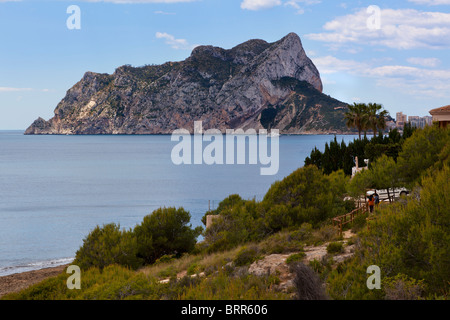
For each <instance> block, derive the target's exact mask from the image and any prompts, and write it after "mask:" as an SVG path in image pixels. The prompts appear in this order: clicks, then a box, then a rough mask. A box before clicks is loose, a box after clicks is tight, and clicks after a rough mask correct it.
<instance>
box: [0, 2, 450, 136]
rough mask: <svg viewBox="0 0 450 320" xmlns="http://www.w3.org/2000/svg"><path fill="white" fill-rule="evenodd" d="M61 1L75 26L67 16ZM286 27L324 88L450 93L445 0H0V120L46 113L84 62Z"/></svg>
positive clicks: (102, 65)
mask: <svg viewBox="0 0 450 320" xmlns="http://www.w3.org/2000/svg"><path fill="white" fill-rule="evenodd" d="M70 5H77V6H78V7H79V8H80V18H81V19H80V21H81V29H74V30H71V29H69V28H68V27H67V24H66V21H67V19H68V18H69V17H70V16H71V14H70V13H67V8H68V7H69V6H70ZM370 6H372V7H370ZM374 6H375V7H374ZM369 7H370V8H371V9H369ZM289 32H295V33H297V34H298V35H299V36H300V37H301V39H302V42H303V46H304V48H305V50H306V52H307V54H308V55H309V57H310V58H311V59H312V60H313V62H314V63H315V64H316V66H317V68H318V69H319V71H320V73H321V76H322V81H323V83H324V93H326V94H329V95H331V96H332V97H335V98H337V99H339V100H341V101H344V102H348V103H353V102H377V103H381V104H383V106H384V107H385V109H387V110H388V111H389V112H390V113H391V115H393V116H395V113H396V112H398V111H403V112H404V113H406V114H408V115H419V116H424V115H428V111H429V110H431V109H433V108H437V107H441V106H444V105H448V104H450V59H449V56H450V0H401V1H395V2H394V1H381V0H379V1H377V0H373V1H345V0H343V1H339V0H338V1H335V0H334V1H332V0H198V1H194V0H193V1H189V0H147V1H146V0H140V1H133V0H105V1H101V0H97V1H94V0H92V1H34V0H22V1H5V0H0V130H9V129H25V128H26V127H28V125H30V124H31V123H32V122H33V121H34V120H35V119H36V118H37V117H39V116H41V117H43V118H45V119H49V118H51V117H52V116H53V111H54V109H55V107H56V105H57V104H58V102H59V101H60V100H61V99H62V98H63V97H64V95H65V93H66V91H67V90H68V89H69V88H70V87H71V86H73V85H74V84H75V83H76V82H78V81H79V80H80V79H81V77H82V76H83V74H84V73H85V72H86V71H93V72H101V73H113V72H114V70H115V69H116V68H117V67H119V66H121V65H124V64H131V65H133V66H142V65H145V64H161V63H164V62H166V61H180V60H184V59H185V58H187V57H188V56H189V55H190V52H191V51H192V49H193V48H194V47H195V46H196V45H203V44H208V45H215V46H220V47H223V48H232V47H233V46H235V45H237V44H239V43H242V42H244V41H246V40H249V39H255V38H258V39H264V40H266V41H268V42H273V41H276V40H278V39H280V38H282V37H283V36H285V35H286V34H288V33H289Z"/></svg>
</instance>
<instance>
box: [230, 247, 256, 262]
mask: <svg viewBox="0 0 450 320" xmlns="http://www.w3.org/2000/svg"><path fill="white" fill-rule="evenodd" d="M259 258H260V255H259V249H258V247H257V246H251V247H249V248H247V247H243V248H242V249H241V250H239V252H238V253H237V255H236V258H235V259H234V264H235V266H236V267H241V266H246V265H249V264H252V263H253V262H254V261H256V260H258V259H259Z"/></svg>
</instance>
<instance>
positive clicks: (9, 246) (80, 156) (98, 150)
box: [0, 131, 355, 276]
mask: <svg viewBox="0 0 450 320" xmlns="http://www.w3.org/2000/svg"><path fill="white" fill-rule="evenodd" d="M354 138H355V137H354V136H338V141H341V140H342V139H344V141H351V140H353V139H354ZM332 139H333V136H326V135H324V136H320V135H317V136H281V137H280V168H279V171H278V174H277V175H275V176H261V175H260V168H261V165H260V164H258V165H248V164H247V165H213V166H209V165H206V164H204V165H181V166H176V165H174V164H173V163H172V160H171V152H172V148H173V147H174V146H175V145H176V144H177V143H176V142H172V141H171V137H170V136H25V135H23V132H22V131H0V276H2V275H7V274H12V273H17V272H24V271H29V270H35V269H41V268H44V267H49V266H56V265H61V264H65V263H69V262H71V261H72V259H73V257H74V256H75V252H76V250H77V249H78V248H79V247H80V245H82V242H83V239H84V237H85V236H86V235H87V234H88V233H89V232H90V231H91V230H92V229H93V228H94V227H95V226H96V225H103V224H106V223H111V222H114V223H118V224H120V226H121V227H123V228H127V229H128V228H133V227H134V226H135V225H136V224H139V223H140V222H141V221H142V218H143V217H144V216H145V215H148V214H150V213H151V212H152V211H153V210H155V209H157V208H159V207H164V206H166V207H169V206H175V207H184V208H185V209H186V210H188V211H189V212H190V213H191V216H192V219H191V223H192V225H193V226H197V225H202V223H201V218H202V216H203V215H204V213H205V212H206V211H207V210H208V201H210V205H211V207H212V208H214V207H216V206H217V204H218V202H219V201H221V200H223V199H224V198H226V197H227V196H229V195H230V194H239V195H240V196H241V197H243V198H244V199H252V198H256V199H257V200H260V199H262V197H263V196H264V194H265V193H266V192H267V190H268V189H269V187H270V185H271V184H272V183H273V182H275V181H276V180H281V179H282V178H284V177H285V176H287V175H289V174H290V173H291V172H292V171H294V170H295V169H297V168H299V167H301V166H303V164H304V159H305V157H307V156H308V155H309V154H310V152H311V150H312V149H313V148H314V147H317V148H319V149H320V150H323V149H324V146H325V143H326V142H329V141H331V140H332ZM206 144H207V143H205V145H206Z"/></svg>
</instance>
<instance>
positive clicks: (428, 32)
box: [307, 8, 450, 49]
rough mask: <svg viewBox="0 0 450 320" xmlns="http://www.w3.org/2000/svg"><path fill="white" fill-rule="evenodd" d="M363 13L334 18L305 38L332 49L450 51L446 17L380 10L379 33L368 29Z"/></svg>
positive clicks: (449, 15)
mask: <svg viewBox="0 0 450 320" xmlns="http://www.w3.org/2000/svg"><path fill="white" fill-rule="evenodd" d="M370 17H371V14H370V13H368V12H367V9H365V8H364V9H360V10H359V11H357V12H355V13H353V14H349V15H346V16H341V17H338V18H336V19H334V20H332V21H330V22H327V23H326V24H325V25H324V27H323V28H324V30H325V31H326V32H323V33H314V34H308V35H307V37H308V38H309V39H312V40H317V41H323V42H327V43H328V44H330V45H331V46H332V47H334V48H340V47H341V46H342V45H343V44H348V43H355V44H368V45H372V46H384V47H389V48H396V49H414V48H427V49H443V48H450V13H443V12H423V11H417V10H413V9H399V10H394V9H384V10H381V29H379V30H372V29H370V28H368V26H367V21H368V19H369V18H370Z"/></svg>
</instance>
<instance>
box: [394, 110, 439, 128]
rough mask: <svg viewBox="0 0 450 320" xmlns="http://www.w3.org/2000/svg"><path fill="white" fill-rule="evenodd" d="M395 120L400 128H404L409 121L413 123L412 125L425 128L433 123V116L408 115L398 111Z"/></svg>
mask: <svg viewBox="0 0 450 320" xmlns="http://www.w3.org/2000/svg"><path fill="white" fill-rule="evenodd" d="M395 122H396V127H397V128H398V129H403V127H404V126H405V124H407V123H411V126H413V127H416V128H425V127H426V126H431V125H432V124H433V117H430V116H424V117H419V116H407V115H406V114H404V113H403V112H397V114H396V119H395Z"/></svg>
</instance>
